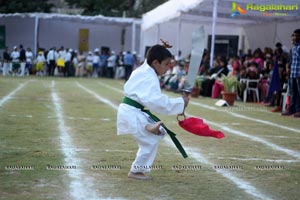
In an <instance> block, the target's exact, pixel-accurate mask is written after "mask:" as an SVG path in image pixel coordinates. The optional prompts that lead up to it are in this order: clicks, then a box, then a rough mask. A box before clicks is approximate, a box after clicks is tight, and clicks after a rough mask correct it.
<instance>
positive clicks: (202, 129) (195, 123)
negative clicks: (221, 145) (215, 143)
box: [178, 117, 225, 139]
mask: <svg viewBox="0 0 300 200" xmlns="http://www.w3.org/2000/svg"><path fill="white" fill-rule="evenodd" d="M178 124H179V126H181V127H182V128H183V129H185V130H187V131H188V132H190V133H193V134H195V135H199V136H205V137H215V138H218V139H221V138H223V137H225V135H224V133H222V132H221V131H215V130H212V129H210V128H209V126H208V125H207V124H205V123H204V122H203V120H202V119H200V118H195V117H189V118H185V119H184V120H181V121H180V120H178Z"/></svg>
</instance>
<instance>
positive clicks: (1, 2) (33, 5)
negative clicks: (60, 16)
mask: <svg viewBox="0 0 300 200" xmlns="http://www.w3.org/2000/svg"><path fill="white" fill-rule="evenodd" d="M52 7H53V4H50V3H48V0H43V1H41V0H25V1H24V0H0V13H16V12H18V13H25V12H45V13H49V12H51V8H52Z"/></svg>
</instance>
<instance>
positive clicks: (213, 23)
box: [209, 0, 219, 68]
mask: <svg viewBox="0 0 300 200" xmlns="http://www.w3.org/2000/svg"><path fill="white" fill-rule="evenodd" d="M218 2H219V0H214V9H213V21H212V31H211V47H210V60H209V66H210V68H212V67H213V60H214V51H215V27H216V21H217V17H218V16H217V11H218Z"/></svg>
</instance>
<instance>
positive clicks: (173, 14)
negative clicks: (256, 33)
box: [142, 0, 300, 30]
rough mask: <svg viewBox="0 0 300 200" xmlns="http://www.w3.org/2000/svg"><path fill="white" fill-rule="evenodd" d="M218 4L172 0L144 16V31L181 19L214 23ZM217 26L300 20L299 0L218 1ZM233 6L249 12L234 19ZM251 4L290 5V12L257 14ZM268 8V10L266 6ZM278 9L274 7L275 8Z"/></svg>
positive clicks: (193, 0)
mask: <svg viewBox="0 0 300 200" xmlns="http://www.w3.org/2000/svg"><path fill="white" fill-rule="evenodd" d="M214 1H216V0H169V1H167V2H166V3H164V4H162V5H160V6H158V7H157V8H155V9H153V10H151V11H149V12H147V13H145V14H144V15H143V23H142V29H143V30H146V29H148V28H151V27H152V26H154V25H156V24H160V23H163V22H166V21H170V20H172V19H176V18H178V17H179V16H180V18H181V20H187V21H195V22H208V23H210V22H212V18H213V8H214ZM217 2H218V3H217V16H218V18H217V23H222V24H230V25H237V26H246V25H250V24H263V23H268V22H274V21H277V22H284V21H297V20H298V21H299V22H300V5H298V4H299V0H264V1H262V0H235V1H232V0H217ZM233 3H236V4H237V5H239V6H240V7H241V8H242V9H245V10H246V13H245V14H241V15H238V16H235V17H232V16H231V14H232V13H233V11H232V8H233ZM247 4H252V5H253V6H256V8H257V7H259V6H260V7H262V6H268V7H269V8H270V6H272V5H274V6H277V7H278V6H280V5H283V6H287V5H290V6H289V8H290V10H281V11H280V10H271V11H265V12H261V11H257V10H250V9H246V8H247ZM265 8H267V7H265ZM273 8H274V7H273Z"/></svg>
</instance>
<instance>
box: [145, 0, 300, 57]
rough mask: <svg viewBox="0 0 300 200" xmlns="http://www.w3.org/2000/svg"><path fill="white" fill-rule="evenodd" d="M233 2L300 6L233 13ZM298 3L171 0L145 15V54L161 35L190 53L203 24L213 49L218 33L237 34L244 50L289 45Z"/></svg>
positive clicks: (298, 18) (299, 16)
mask: <svg viewBox="0 0 300 200" xmlns="http://www.w3.org/2000/svg"><path fill="white" fill-rule="evenodd" d="M233 2H235V3H236V4H239V5H240V6H241V7H242V8H244V9H246V6H247V4H255V5H268V4H276V5H280V4H283V5H294V6H295V5H297V9H294V10H293V11H292V10H288V11H286V12H285V13H286V16H275V14H273V15H272V16H270V14H269V15H268V16H264V15H263V13H262V12H260V11H253V10H247V12H246V14H244V15H238V16H235V17H231V14H232V3H233ZM298 3H299V1H298V0H277V1H276V0H266V1H261V0H252V1H249V0H236V1H231V0H169V1H167V2H166V3H164V4H162V5H160V6H158V7H157V8H155V9H153V10H152V11H150V12H148V13H146V14H144V15H143V19H142V28H141V29H142V31H141V42H140V45H141V47H140V50H141V55H144V53H145V48H146V47H147V46H151V45H153V44H155V43H158V42H159V39H160V38H164V39H166V40H168V41H169V42H170V43H171V44H173V46H174V47H173V49H171V51H172V53H173V54H176V53H177V52H178V50H181V51H182V53H183V55H187V54H189V53H190V51H191V34H192V32H193V30H195V29H196V28H197V27H199V26H201V25H204V28H205V33H206V38H207V40H208V36H209V35H211V37H212V42H211V44H212V45H211V46H208V45H206V46H207V47H208V48H209V49H213V48H212V47H213V46H214V36H215V35H237V36H238V48H239V49H243V50H246V49H248V48H251V49H256V48H258V47H260V48H264V47H266V46H268V47H271V48H273V47H274V45H275V43H276V42H281V43H282V44H283V45H285V46H287V47H288V48H289V47H290V46H291V45H290V35H291V33H292V31H293V30H294V29H296V28H300V11H299V9H300V5H299V6H298ZM294 8H296V6H295V7H294ZM281 13H282V12H281ZM265 15H266V14H265ZM207 40H206V42H207V44H208V43H209V42H208V41H207ZM212 53H213V51H212ZM211 57H212V56H211Z"/></svg>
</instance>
